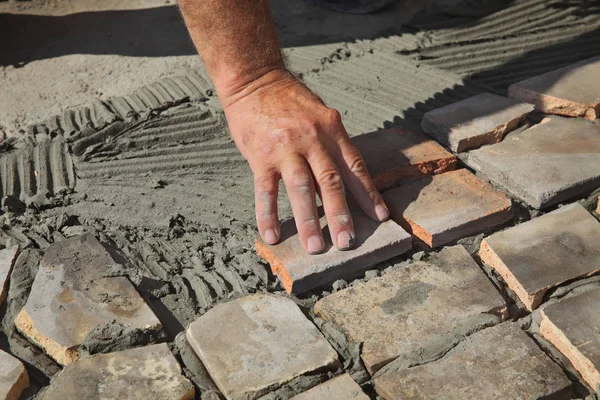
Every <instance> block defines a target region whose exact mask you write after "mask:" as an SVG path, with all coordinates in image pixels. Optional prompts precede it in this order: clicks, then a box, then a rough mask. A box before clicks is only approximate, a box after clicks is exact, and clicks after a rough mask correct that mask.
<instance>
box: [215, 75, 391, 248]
mask: <svg viewBox="0 0 600 400" xmlns="http://www.w3.org/2000/svg"><path fill="white" fill-rule="evenodd" d="M221 103H222V104H223V107H224V109H225V114H226V116H227V120H228V121H229V127H230V129H231V133H232V135H233V138H234V140H235V142H236V144H237V146H238V148H239V149H240V150H241V152H242V154H243V155H244V156H245V157H246V159H247V160H248V161H249V163H250V167H251V168H252V171H253V172H254V186H255V199H256V220H257V223H258V230H259V231H260V234H261V236H262V238H263V240H264V241H265V242H266V243H269V244H275V243H276V242H277V241H278V240H279V234H280V230H279V219H278V217H277V192H278V184H279V180H280V179H281V178H282V179H283V181H284V184H285V187H286V190H287V193H288V197H289V200H290V203H291V206H292V210H293V212H294V217H295V220H296V227H297V228H298V233H299V235H300V240H301V242H302V244H303V246H304V248H305V249H306V251H308V252H309V253H313V254H316V253H320V252H322V251H323V250H324V248H325V243H324V241H323V237H322V234H321V226H320V223H319V216H318V215H317V204H316V196H315V194H316V193H318V194H319V196H320V198H321V200H322V203H323V208H324V210H325V215H326V217H327V223H328V226H329V231H330V233H331V240H332V242H333V244H334V245H336V246H337V247H338V248H339V249H341V250H347V249H350V248H352V247H353V245H354V227H353V225H352V218H351V217H350V213H349V211H348V205H347V204H346V198H345V191H344V182H346V184H347V185H348V187H349V189H350V190H351V192H352V193H353V195H354V197H355V198H356V200H357V202H358V203H359V204H360V206H361V207H362V209H363V210H364V211H365V213H367V215H368V216H369V217H371V218H373V219H375V220H380V221H383V220H386V219H387V218H388V214H389V213H388V210H387V208H386V206H385V203H384V202H383V200H382V198H381V196H380V194H379V192H378V191H377V189H376V188H375V185H374V184H373V182H372V180H371V177H370V176H369V173H368V171H367V168H366V166H365V163H364V161H363V159H362V157H361V156H360V154H359V153H358V151H357V150H356V149H355V148H354V146H353V145H352V143H351V142H350V139H349V138H348V134H347V133H346V130H345V129H344V126H343V125H342V122H341V119H340V115H339V113H338V112H337V111H335V110H333V109H331V108H328V107H326V106H325V104H324V103H323V101H322V100H321V99H320V98H319V97H317V96H316V95H315V94H314V93H312V92H311V91H310V90H309V89H308V88H307V87H306V86H304V84H302V83H301V82H299V81H298V80H297V79H296V78H294V77H293V76H292V75H291V74H290V73H289V72H287V71H286V70H284V69H276V70H273V71H270V72H269V73H267V74H266V75H264V76H262V77H260V78H259V79H257V80H255V81H254V82H252V83H251V84H250V85H248V86H246V87H245V88H244V89H243V90H242V91H241V92H240V93H237V94H236V95H235V96H232V97H231V98H226V99H223V98H221Z"/></svg>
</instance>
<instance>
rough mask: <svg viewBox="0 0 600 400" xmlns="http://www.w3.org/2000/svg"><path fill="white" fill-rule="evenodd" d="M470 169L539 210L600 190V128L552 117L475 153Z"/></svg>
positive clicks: (581, 122)
mask: <svg viewBox="0 0 600 400" xmlns="http://www.w3.org/2000/svg"><path fill="white" fill-rule="evenodd" d="M468 164H469V165H470V166H472V167H473V168H474V169H476V170H477V171H480V172H482V173H483V174H485V175H486V176H487V177H488V178H489V179H491V180H492V181H495V182H497V183H499V184H500V185H502V186H504V187H505V188H506V189H507V190H508V191H510V192H511V193H512V194H513V195H515V196H517V197H519V198H521V199H522V200H524V201H525V202H527V203H528V204H529V205H531V206H532V207H535V208H546V207H548V206H551V205H554V204H558V203H560V202H562V201H565V200H568V199H569V198H571V197H574V196H577V195H579V194H582V193H585V192H587V191H591V190H593V189H595V188H596V187H598V186H600V126H599V125H595V124H592V123H589V122H587V121H582V120H573V119H566V118H560V117H551V118H548V119H547V120H545V121H543V122H542V123H540V124H538V125H536V126H534V127H532V128H530V129H527V130H526V131H524V132H522V133H520V134H515V135H509V136H508V137H507V138H505V139H504V140H503V141H502V142H501V143H497V144H494V145H491V146H485V147H483V148H481V149H479V150H474V151H471V152H470V153H469V158H468Z"/></svg>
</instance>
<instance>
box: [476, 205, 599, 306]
mask: <svg viewBox="0 0 600 400" xmlns="http://www.w3.org/2000/svg"><path fill="white" fill-rule="evenodd" d="M599 239H600V222H598V221H597V220H596V219H595V218H594V217H593V216H592V215H591V214H590V213H589V212H588V211H587V210H586V209H585V208H584V207H583V206H582V205H580V204H579V203H574V204H571V205H568V206H564V207H561V208H559V209H558V210H555V211H553V212H551V213H548V214H546V215H542V216H541V217H538V218H535V219H533V220H531V221H527V222H525V223H522V224H520V225H517V226H515V227H512V228H509V229H507V230H505V231H502V232H498V233H495V234H493V235H491V236H489V237H487V238H485V239H484V240H483V242H482V243H481V248H480V250H479V257H481V260H482V261H483V262H485V263H487V264H488V265H490V266H491V267H492V268H494V270H496V272H498V274H500V276H502V278H503V279H504V281H505V282H506V284H507V285H508V287H510V288H511V289H512V290H513V291H514V292H515V293H516V294H517V296H519V299H520V300H521V301H522V302H523V304H524V305H525V306H526V307H527V308H528V309H529V310H533V309H535V308H537V307H538V306H539V305H540V304H541V302H542V300H543V297H544V294H545V293H546V292H547V291H548V290H549V289H550V288H552V287H555V286H558V285H560V284H561V283H564V282H566V281H569V280H571V279H576V278H581V277H586V276H589V275H592V274H594V273H596V272H599V271H600V246H598V240H599Z"/></svg>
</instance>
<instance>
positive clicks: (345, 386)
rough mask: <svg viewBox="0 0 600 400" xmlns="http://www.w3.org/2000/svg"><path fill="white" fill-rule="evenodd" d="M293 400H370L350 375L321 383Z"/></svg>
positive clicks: (292, 399)
mask: <svg viewBox="0 0 600 400" xmlns="http://www.w3.org/2000/svg"><path fill="white" fill-rule="evenodd" d="M291 400H369V396H367V395H366V394H365V393H364V392H363V391H362V389H361V388H360V386H358V384H357V383H356V382H354V380H353V379H352V378H351V377H350V375H348V374H344V375H341V376H338V377H336V378H333V379H331V380H329V381H327V382H324V383H321V384H320V385H319V386H316V387H314V388H312V389H310V390H307V391H306V392H304V393H300V394H299V395H297V396H294V397H292V398H291Z"/></svg>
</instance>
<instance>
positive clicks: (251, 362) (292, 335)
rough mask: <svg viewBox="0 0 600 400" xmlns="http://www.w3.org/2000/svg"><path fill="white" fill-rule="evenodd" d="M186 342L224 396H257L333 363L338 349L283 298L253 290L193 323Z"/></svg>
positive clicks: (233, 399) (335, 362)
mask: <svg viewBox="0 0 600 400" xmlns="http://www.w3.org/2000/svg"><path fill="white" fill-rule="evenodd" d="M186 337H187V339H188V342H189V343H190V345H191V346H192V348H193V349H194V351H195V352H196V354H197V355H198V356H199V357H200V359H201V360H202V362H203V363H204V365H205V366H206V369H207V370H208V372H209V374H210V376H211V377H212V378H213V380H214V381H215V383H216V384H217V386H218V387H219V389H220V390H221V392H222V393H223V394H224V395H225V397H226V398H227V399H230V400H238V399H256V398H258V397H260V396H262V395H264V394H265V393H267V392H269V391H271V390H273V389H276V388H277V387H280V386H281V385H283V384H285V383H287V382H289V381H291V380H292V379H294V378H296V377H298V376H301V375H304V374H307V373H311V372H314V371H317V370H328V369H335V368H337V367H338V365H339V362H338V357H337V353H336V352H335V351H334V350H333V348H332V347H331V345H330V344H329V343H328V342H327V340H326V339H325V337H324V336H323V334H321V332H319V330H317V328H316V327H315V326H314V325H313V324H312V323H311V322H310V321H309V320H308V319H306V317H305V316H304V314H302V312H301V311H300V309H299V308H298V306H296V304H295V303H294V302H293V301H292V300H290V299H288V298H284V297H281V296H276V295H271V294H254V295H250V296H246V297H244V298H242V299H238V300H235V301H231V302H228V303H222V304H219V305H217V306H216V307H214V308H213V309H211V310H210V311H208V312H207V313H206V314H204V315H203V316H202V317H200V318H198V319H197V320H196V321H194V322H193V323H192V324H191V325H190V326H189V328H188V329H187V331H186Z"/></svg>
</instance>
